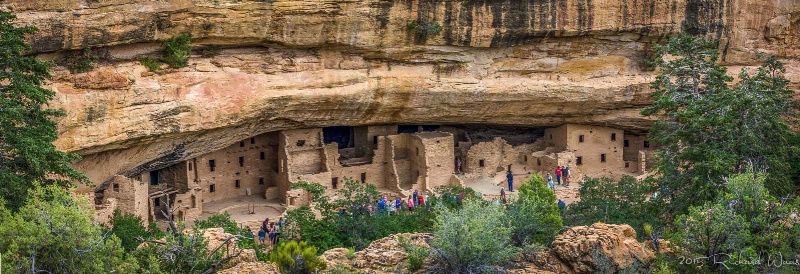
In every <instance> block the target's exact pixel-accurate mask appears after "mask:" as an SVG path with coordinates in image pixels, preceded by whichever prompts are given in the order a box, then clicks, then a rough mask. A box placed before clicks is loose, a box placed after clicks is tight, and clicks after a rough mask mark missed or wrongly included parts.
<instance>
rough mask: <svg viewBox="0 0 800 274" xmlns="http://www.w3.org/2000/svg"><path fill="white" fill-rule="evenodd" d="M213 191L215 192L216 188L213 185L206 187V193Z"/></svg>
mask: <svg viewBox="0 0 800 274" xmlns="http://www.w3.org/2000/svg"><path fill="white" fill-rule="evenodd" d="M214 191H217V188H216V186H215V185H214V184H211V185H209V186H208V192H214Z"/></svg>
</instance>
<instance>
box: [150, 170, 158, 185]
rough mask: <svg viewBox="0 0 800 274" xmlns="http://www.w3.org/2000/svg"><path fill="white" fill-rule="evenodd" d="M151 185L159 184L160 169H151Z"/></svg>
mask: <svg viewBox="0 0 800 274" xmlns="http://www.w3.org/2000/svg"><path fill="white" fill-rule="evenodd" d="M150 185H158V170H153V171H150Z"/></svg>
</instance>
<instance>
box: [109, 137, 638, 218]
mask: <svg viewBox="0 0 800 274" xmlns="http://www.w3.org/2000/svg"><path fill="white" fill-rule="evenodd" d="M651 149H652V148H651V147H650V146H649V144H648V141H647V139H646V138H645V137H643V136H640V135H635V134H632V133H626V132H625V131H623V130H619V129H614V128H609V127H602V126H590V125H577V124H566V125H562V126H559V127H552V128H525V127H508V126H475V125H402V124H401V125H397V124H392V125H374V126H354V127H350V126H333V127H325V128H307V129H296V130H284V131H277V132H269V133H264V134H260V135H256V136H253V137H250V138H246V139H243V140H241V141H239V142H236V143H233V144H230V145H229V146H227V147H225V148H222V149H220V150H217V151H212V152H209V153H206V154H203V155H201V156H198V157H194V158H191V159H188V160H186V161H181V162H179V163H177V164H174V165H171V166H168V167H165V168H161V169H153V170H147V171H144V172H141V173H138V174H135V175H133V176H130V177H126V176H123V175H116V176H114V177H113V179H112V180H111V181H110V182H109V183H107V184H101V185H100V186H98V187H97V188H96V189H95V191H94V192H95V197H96V199H95V202H96V203H97V207H98V215H99V216H100V217H101V219H103V218H108V216H110V215H111V212H112V211H113V210H114V209H117V208H118V209H120V210H122V211H125V212H129V213H132V214H134V215H137V216H139V217H141V218H142V219H143V220H146V221H147V222H153V221H158V220H159V219H160V218H163V216H162V214H161V211H164V210H167V209H166V208H165V205H166V204H167V203H166V201H169V203H170V204H172V205H174V207H175V208H177V210H176V211H175V213H174V214H175V216H176V217H177V219H179V220H182V221H192V220H196V219H198V218H203V217H206V216H209V215H211V214H215V213H223V212H227V213H230V214H231V215H232V217H233V218H234V219H235V220H236V221H237V222H240V223H258V222H260V220H262V219H263V218H264V217H265V216H267V217H277V216H280V215H281V214H282V213H283V212H284V211H285V210H287V209H291V208H295V207H298V206H301V205H304V204H307V203H308V202H309V196H308V195H307V194H306V193H305V192H304V191H303V190H300V189H292V188H291V185H292V184H293V183H296V182H300V181H308V182H316V183H320V184H322V185H324V186H325V187H326V188H327V190H326V191H327V192H328V193H330V194H332V193H333V192H334V191H336V189H338V188H339V187H341V186H342V185H343V184H344V182H345V180H347V179H350V180H355V181H359V182H362V183H367V184H372V185H374V186H375V187H376V188H377V189H378V191H379V192H381V193H383V194H385V195H387V196H390V197H395V196H399V197H407V196H408V195H410V194H411V193H412V192H413V191H414V190H417V191H432V190H434V189H435V188H436V187H437V186H442V185H449V184H452V185H462V186H468V187H471V188H473V189H475V190H477V191H479V192H481V193H484V194H487V195H496V194H498V193H499V189H500V188H501V187H504V183H505V182H506V174H507V172H508V171H511V173H512V174H513V176H514V180H515V181H516V182H523V181H524V180H525V179H526V178H527V177H528V176H529V175H530V174H532V173H539V174H542V175H545V174H547V173H548V172H550V173H551V174H552V175H553V176H555V174H554V171H555V169H556V167H557V166H569V167H570V169H571V173H572V176H573V178H581V177H582V176H583V175H587V176H608V177H619V176H621V175H632V176H638V175H641V174H644V173H645V172H646V171H647V166H648V159H649V155H650V153H651V151H652V150H651ZM459 163H460V164H461V166H460V169H459Z"/></svg>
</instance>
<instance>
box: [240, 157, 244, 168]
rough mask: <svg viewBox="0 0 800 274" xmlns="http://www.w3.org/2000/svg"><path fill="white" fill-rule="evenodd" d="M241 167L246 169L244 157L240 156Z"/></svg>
mask: <svg viewBox="0 0 800 274" xmlns="http://www.w3.org/2000/svg"><path fill="white" fill-rule="evenodd" d="M239 167H244V157H242V156H239Z"/></svg>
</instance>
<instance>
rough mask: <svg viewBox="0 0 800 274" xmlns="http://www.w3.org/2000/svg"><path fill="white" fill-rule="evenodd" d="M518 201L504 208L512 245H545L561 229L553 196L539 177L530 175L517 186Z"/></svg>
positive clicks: (562, 225) (558, 213)
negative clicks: (510, 226) (510, 228)
mask: <svg viewBox="0 0 800 274" xmlns="http://www.w3.org/2000/svg"><path fill="white" fill-rule="evenodd" d="M518 191H519V198H518V199H517V200H516V201H514V202H513V203H511V205H509V207H508V215H507V216H508V218H509V220H510V223H511V225H512V226H513V227H514V230H513V232H512V233H511V239H512V242H513V243H514V245H516V246H519V247H524V246H527V245H530V244H538V245H548V244H550V242H552V241H553V239H554V238H555V236H556V235H557V234H558V231H559V230H561V229H562V228H563V227H564V223H563V221H562V220H561V210H559V209H558V204H557V203H556V194H555V192H553V190H551V189H550V188H549V187H547V186H546V185H545V183H544V179H543V178H542V176H541V175H539V174H533V175H531V177H529V178H528V180H527V181H526V182H525V183H523V184H522V185H520V186H519V189H518Z"/></svg>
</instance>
